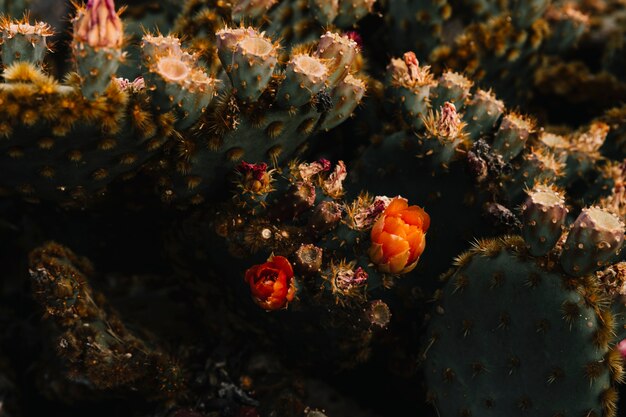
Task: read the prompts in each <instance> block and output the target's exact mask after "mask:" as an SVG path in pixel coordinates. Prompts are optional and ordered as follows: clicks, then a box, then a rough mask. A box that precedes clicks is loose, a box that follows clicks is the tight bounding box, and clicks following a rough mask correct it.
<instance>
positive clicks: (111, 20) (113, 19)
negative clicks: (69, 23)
mask: <svg viewBox="0 0 626 417" xmlns="http://www.w3.org/2000/svg"><path fill="white" fill-rule="evenodd" d="M123 37H124V32H123V30H122V21H121V20H120V17H119V16H118V15H117V12H116V11H115V4H114V2H113V0H89V2H88V3H87V6H86V7H85V9H84V10H80V11H79V12H78V15H77V16H76V20H75V21H74V38H75V39H76V40H77V41H79V42H84V43H87V44H88V45H89V46H91V47H93V48H119V47H121V46H122V40H123Z"/></svg>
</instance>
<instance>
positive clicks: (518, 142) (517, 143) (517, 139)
mask: <svg viewBox="0 0 626 417" xmlns="http://www.w3.org/2000/svg"><path fill="white" fill-rule="evenodd" d="M533 129H534V124H533V122H532V121H531V120H530V119H529V118H527V117H523V116H520V115H518V114H515V113H511V114H507V115H506V116H504V117H503V118H502V122H501V123H500V127H499V128H498V131H497V132H496V136H495V138H494V141H493V149H494V150H495V151H496V152H498V153H499V154H500V155H502V157H503V158H504V160H505V161H510V160H511V159H513V158H515V157H516V156H517V155H519V154H520V153H521V152H522V151H523V150H524V146H525V145H526V141H527V140H528V137H529V136H530V134H531V133H532V132H533Z"/></svg>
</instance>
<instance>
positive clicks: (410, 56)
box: [402, 52, 420, 80]
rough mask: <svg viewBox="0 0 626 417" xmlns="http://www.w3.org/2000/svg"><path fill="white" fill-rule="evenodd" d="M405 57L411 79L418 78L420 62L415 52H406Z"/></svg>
mask: <svg viewBox="0 0 626 417" xmlns="http://www.w3.org/2000/svg"><path fill="white" fill-rule="evenodd" d="M402 57H403V58H404V63H405V64H406V67H407V68H408V69H409V76H410V77H411V79H413V80H416V79H417V77H418V76H419V67H420V63H419V61H418V60H417V57H416V56H415V53H414V52H405V53H404V55H403V56H402Z"/></svg>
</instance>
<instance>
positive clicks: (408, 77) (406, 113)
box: [387, 52, 434, 130]
mask: <svg viewBox="0 0 626 417" xmlns="http://www.w3.org/2000/svg"><path fill="white" fill-rule="evenodd" d="M387 84H388V90H389V94H390V96H391V100H392V101H393V103H394V105H395V106H396V107H397V108H399V109H400V111H401V112H402V116H403V118H404V119H405V120H406V122H407V123H409V124H410V125H411V126H412V127H413V128H414V129H415V130H419V129H421V128H422V127H423V126H424V120H423V118H424V117H425V116H426V115H427V114H428V110H429V106H428V104H429V103H428V98H429V95H430V90H431V88H432V87H433V85H434V83H433V77H432V74H431V73H430V68H429V67H428V66H420V65H419V62H418V61H417V58H416V57H415V54H413V53H412V52H407V53H405V54H404V57H403V59H397V58H392V60H391V63H390V64H389V65H388V66H387Z"/></svg>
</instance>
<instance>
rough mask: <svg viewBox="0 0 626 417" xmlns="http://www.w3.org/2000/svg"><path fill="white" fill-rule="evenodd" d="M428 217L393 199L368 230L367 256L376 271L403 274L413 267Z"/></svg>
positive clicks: (423, 246)
mask: <svg viewBox="0 0 626 417" xmlns="http://www.w3.org/2000/svg"><path fill="white" fill-rule="evenodd" d="M429 226H430V217H429V216H428V214H427V213H426V212H425V211H424V209H422V208H421V207H418V206H409V204H408V202H407V200H405V199H404V198H401V197H396V198H394V199H393V200H392V201H391V203H389V206H387V208H386V209H385V211H384V212H383V214H382V215H381V216H380V217H379V218H378V220H377V221H376V223H375V224H374V227H373V228H372V233H371V240H372V244H371V246H370V250H369V255H370V260H371V261H372V262H373V263H374V264H376V266H377V267H378V270H379V271H381V272H385V273H390V274H406V273H407V272H410V271H412V270H413V268H415V266H416V265H417V261H418V260H419V257H420V255H421V254H422V252H424V248H425V247H426V231H427V230H428V227H429Z"/></svg>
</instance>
